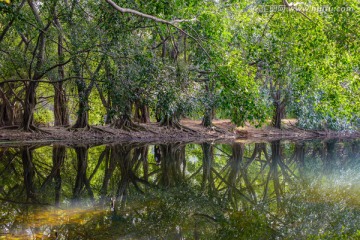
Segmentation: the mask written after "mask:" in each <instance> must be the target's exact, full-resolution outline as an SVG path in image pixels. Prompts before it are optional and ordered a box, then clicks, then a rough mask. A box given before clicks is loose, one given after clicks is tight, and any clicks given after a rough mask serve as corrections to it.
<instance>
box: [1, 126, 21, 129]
mask: <svg viewBox="0 0 360 240" xmlns="http://www.w3.org/2000/svg"><path fill="white" fill-rule="evenodd" d="M19 128H20V126H19V125H11V126H4V127H0V130H17V129H19Z"/></svg>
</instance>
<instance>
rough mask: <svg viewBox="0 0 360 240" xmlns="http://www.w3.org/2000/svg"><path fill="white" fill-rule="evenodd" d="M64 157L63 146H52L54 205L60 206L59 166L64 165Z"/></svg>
mask: <svg viewBox="0 0 360 240" xmlns="http://www.w3.org/2000/svg"><path fill="white" fill-rule="evenodd" d="M65 155H66V148H65V146H60V145H54V147H53V156H52V160H53V170H52V171H54V176H53V178H54V181H55V205H56V206H59V205H60V194H61V185H62V179H61V166H62V165H63V163H64V160H65Z"/></svg>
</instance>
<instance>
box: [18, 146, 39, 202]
mask: <svg viewBox="0 0 360 240" xmlns="http://www.w3.org/2000/svg"><path fill="white" fill-rule="evenodd" d="M21 153H22V164H23V172H24V185H25V190H26V201H28V200H29V199H30V200H31V201H35V198H36V197H35V187H34V177H35V168H34V164H33V162H32V158H33V155H32V149H31V148H30V147H23V148H22V150H21Z"/></svg>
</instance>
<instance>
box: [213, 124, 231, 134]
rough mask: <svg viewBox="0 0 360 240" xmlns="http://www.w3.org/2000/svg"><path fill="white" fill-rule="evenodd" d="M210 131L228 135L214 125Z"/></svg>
mask: <svg viewBox="0 0 360 240" xmlns="http://www.w3.org/2000/svg"><path fill="white" fill-rule="evenodd" d="M211 130H213V131H215V132H218V133H222V134H227V133H228V132H227V131H225V130H222V129H220V128H219V127H216V126H215V125H213V126H212V127H211Z"/></svg>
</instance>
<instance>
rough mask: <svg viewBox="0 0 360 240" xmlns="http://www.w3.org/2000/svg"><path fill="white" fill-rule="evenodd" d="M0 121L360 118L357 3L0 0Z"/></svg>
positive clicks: (319, 123) (333, 124) (23, 124)
mask: <svg viewBox="0 0 360 240" xmlns="http://www.w3.org/2000/svg"><path fill="white" fill-rule="evenodd" d="M0 13H1V16H0V126H1V127H14V128H16V127H19V128H21V129H23V130H26V131H40V130H39V128H38V126H39V125H51V126H52V125H55V126H71V128H72V129H77V128H89V127H90V125H95V124H111V126H113V127H115V128H122V129H125V130H136V129H138V128H140V127H141V126H140V125H138V124H136V123H135V122H143V123H146V122H150V121H152V122H158V123H159V124H160V125H161V126H164V127H178V128H179V127H181V125H180V124H179V120H180V119H181V118H184V117H187V118H193V119H202V123H203V125H204V126H206V127H210V126H211V125H212V120H213V119H214V118H230V119H231V120H232V121H233V122H234V123H235V124H237V125H243V124H244V123H245V122H249V123H251V124H254V125H255V126H260V125H261V124H263V123H264V122H265V121H267V120H271V122H272V124H273V125H274V126H275V127H278V128H280V127H281V119H282V118H285V117H286V118H297V119H298V124H299V126H300V127H302V128H307V129H334V130H357V129H358V128H359V126H360V98H359V94H360V78H359V74H360V67H359V65H360V61H359V60H360V58H359V52H360V51H359V46H360V44H359V39H360V38H359V34H360V29H359V27H358V23H359V20H360V17H359V13H360V4H359V2H358V1H356V0H348V1H341V0H336V1H330V0H317V1H307V0H306V1H302V2H301V3H288V2H287V1H286V0H284V1H279V0H277V1H274V0H268V1H236V0H232V1H222V0H203V1H198V0H190V1H184V0H168V1H167V0H147V1H142V0H134V1H125V0H114V1H111V0H101V1H93V0H86V1H85V0H83V1H76V0H46V1H43V0H38V1H34V0H12V1H10V2H9V1H0Z"/></svg>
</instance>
